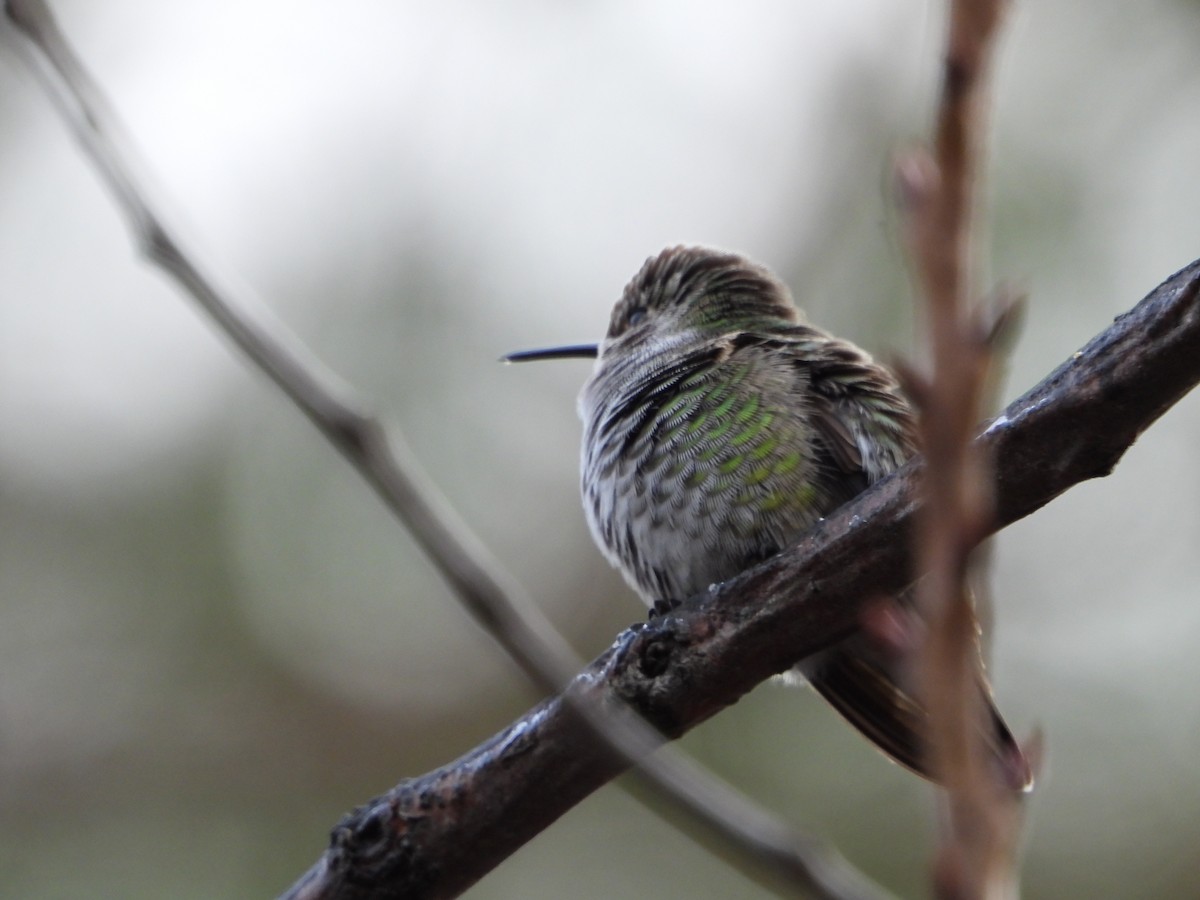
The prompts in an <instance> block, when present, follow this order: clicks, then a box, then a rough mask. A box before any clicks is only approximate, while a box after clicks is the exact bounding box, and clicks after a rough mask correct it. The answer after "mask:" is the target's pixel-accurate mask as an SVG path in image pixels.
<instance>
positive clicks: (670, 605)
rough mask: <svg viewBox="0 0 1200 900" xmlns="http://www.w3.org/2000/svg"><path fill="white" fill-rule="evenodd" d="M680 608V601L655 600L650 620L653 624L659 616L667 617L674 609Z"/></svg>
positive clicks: (651, 608)
mask: <svg viewBox="0 0 1200 900" xmlns="http://www.w3.org/2000/svg"><path fill="white" fill-rule="evenodd" d="M678 608H679V601H678V600H655V601H654V605H653V606H652V607H650V615H649V617H648V618H649V619H650V621H651V622H653V621H654V620H655V619H657V618H658V617H659V616H665V615H666V614H667V613H669V612H671V611H672V610H674V609H678Z"/></svg>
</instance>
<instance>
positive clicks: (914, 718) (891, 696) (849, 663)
mask: <svg viewBox="0 0 1200 900" xmlns="http://www.w3.org/2000/svg"><path fill="white" fill-rule="evenodd" d="M851 640H852V643H851V644H850V646H849V647H839V648H836V649H833V650H829V651H826V652H825V653H823V654H821V656H820V657H819V658H818V660H816V661H814V662H815V664H813V665H811V666H806V667H805V669H806V670H807V671H806V674H807V676H808V681H809V683H810V684H812V686H813V687H814V688H815V689H816V691H817V693H819V694H820V695H821V696H822V697H823V698H824V699H825V700H826V701H827V702H828V703H829V704H830V705H831V706H832V707H833V708H834V709H836V710H837V711H838V712H839V713H840V714H841V715H842V716H843V717H844V718H845V719H846V721H848V722H849V723H850V724H851V725H853V726H854V727H855V728H857V729H858V730H859V731H861V732H862V733H863V735H864V736H866V737H867V738H869V739H870V740H871V742H872V743H874V744H875V745H876V746H877V747H878V748H879V749H880V750H882V751H883V752H884V753H886V754H887V755H888V756H889V757H891V758H892V759H893V760H895V761H896V762H897V763H899V764H900V765H902V766H904V767H905V768H906V769H910V770H912V771H913V772H916V773H917V774H918V775H920V776H922V777H923V778H928V779H929V780H930V781H937V780H938V779H937V776H936V775H935V774H934V773H933V772H932V771H931V770H930V766H929V762H928V760H927V757H926V753H925V735H926V733H927V722H928V716H927V714H926V712H925V710H924V709H923V708H922V707H921V705H920V704H918V703H917V701H916V700H915V699H914V698H913V697H912V696H911V695H909V694H908V693H906V692H905V691H904V689H903V688H901V687H900V685H899V684H897V683H896V680H895V678H894V677H892V676H891V675H890V674H889V673H888V672H887V670H886V668H885V667H884V666H883V665H880V664H879V663H877V662H876V661H874V660H872V659H871V658H869V656H867V655H864V654H863V653H861V652H856V651H855V649H853V648H854V644H853V639H851ZM979 690H980V692H981V693H982V695H983V698H982V699H983V705H984V708H985V709H986V710H987V713H986V719H985V720H984V721H983V722H981V723H980V726H979V727H980V728H981V729H982V730H983V732H984V738H985V740H986V742H987V745H988V748H989V751H990V752H991V755H992V757H993V758H994V759H995V761H996V764H997V765H998V766H1000V772H1001V776H1002V777H1003V779H1004V781H1005V783H1006V784H1009V785H1010V786H1011V787H1012V788H1013V789H1014V790H1019V791H1028V790H1030V789H1032V787H1033V768H1032V766H1031V765H1030V763H1029V761H1028V760H1027V759H1026V757H1025V754H1024V753H1023V752H1022V750H1021V747H1020V745H1019V744H1018V743H1017V740H1016V738H1014V737H1013V734H1012V731H1010V730H1009V728H1008V725H1006V724H1005V722H1004V719H1003V718H1002V717H1001V715H1000V712H999V711H998V710H997V709H996V706H995V704H994V703H993V702H992V697H991V691H990V690H989V688H988V687H987V685H986V683H984V682H983V681H982V680H981V681H980V683H979Z"/></svg>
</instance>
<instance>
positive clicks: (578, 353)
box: [500, 344, 600, 363]
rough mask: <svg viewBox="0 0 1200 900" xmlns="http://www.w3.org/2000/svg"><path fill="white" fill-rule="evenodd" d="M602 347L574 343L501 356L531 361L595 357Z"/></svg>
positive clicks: (514, 360)
mask: <svg viewBox="0 0 1200 900" xmlns="http://www.w3.org/2000/svg"><path fill="white" fill-rule="evenodd" d="M599 352H600V348H599V346H597V345H596V344H574V345H572V346H569V347H544V348H542V349H540V350H518V351H517V352H516V353H509V354H508V355H506V356H502V357H500V359H501V360H502V361H503V362H507V363H516V362H530V361H531V360H535V359H595V358H596V356H597V355H598V354H599Z"/></svg>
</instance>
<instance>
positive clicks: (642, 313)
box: [625, 306, 646, 328]
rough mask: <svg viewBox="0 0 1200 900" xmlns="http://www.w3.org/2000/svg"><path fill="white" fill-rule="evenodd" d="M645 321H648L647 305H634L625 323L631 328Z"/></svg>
mask: <svg viewBox="0 0 1200 900" xmlns="http://www.w3.org/2000/svg"><path fill="white" fill-rule="evenodd" d="M644 321H646V307H644V306H635V307H633V309H631V310H629V312H628V314H626V316H625V324H626V325H627V326H628V327H630V328H632V327H633V326H634V325H639V324H641V323H642V322H644Z"/></svg>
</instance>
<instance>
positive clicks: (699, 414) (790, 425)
mask: <svg viewBox="0 0 1200 900" xmlns="http://www.w3.org/2000/svg"><path fill="white" fill-rule="evenodd" d="M810 399H811V398H810V394H809V386H808V384H807V383H806V377H805V372H804V368H803V366H797V365H796V361H795V359H789V358H785V357H784V356H782V355H781V354H779V353H777V352H771V351H769V350H767V349H762V348H749V349H742V350H739V351H738V352H736V353H734V352H731V349H730V344H729V342H712V343H709V344H706V345H703V346H698V347H695V348H693V349H690V350H686V351H680V350H678V349H676V350H674V351H672V352H668V353H659V354H654V355H646V356H644V357H642V358H641V359H637V360H632V359H624V360H617V361H615V362H613V363H611V364H608V365H606V364H605V361H604V360H602V361H601V364H600V365H599V366H598V367H597V370H596V373H595V374H594V375H593V377H592V379H591V380H590V381H589V382H588V384H587V385H586V386H585V388H584V391H583V393H582V395H581V397H580V414H581V416H582V418H583V421H584V446H583V455H582V472H581V475H582V489H583V496H584V507H585V510H586V513H587V517H588V522H589V525H590V527H591V529H592V532H593V534H594V536H595V537H596V540H597V542H598V543H599V544H600V546H601V547H602V548H603V549H604V551H605V553H606V554H607V555H608V557H609V559H610V560H611V561H612V562H613V563H614V565H616V566H617V567H618V568H620V569H621V571H622V573H623V574H624V575H625V577H626V579H627V580H628V581H629V582H630V584H631V585H633V586H634V587H635V589H637V591H638V592H639V593H640V594H641V596H642V598H643V599H644V600H645V601H646V602H647V603H648V604H654V603H655V602H657V601H680V600H683V599H686V598H687V597H689V596H691V595H693V594H696V593H699V592H700V591H703V590H704V589H706V588H707V587H708V586H709V585H711V584H714V583H718V582H721V581H724V580H726V579H728V578H730V577H732V576H733V575H735V574H737V573H738V572H740V571H741V570H742V569H744V568H746V567H747V566H748V565H750V564H751V563H753V562H756V561H759V560H762V559H765V558H766V557H768V556H770V555H773V554H774V553H776V552H778V551H779V550H780V549H782V548H783V547H784V546H786V545H787V544H788V543H790V542H792V541H794V540H795V539H796V538H797V537H798V536H799V535H800V534H801V533H802V532H804V531H805V530H807V529H808V528H810V527H811V526H812V525H813V524H814V523H815V522H816V520H817V519H818V518H819V517H820V516H822V515H824V514H825V513H826V512H828V511H829V510H830V509H832V508H833V507H834V506H836V505H837V504H838V503H840V502H842V501H843V500H844V499H845V498H846V497H847V496H850V495H852V494H853V493H857V490H859V489H861V487H862V485H858V486H857V487H855V488H854V489H853V490H850V489H849V487H848V486H846V485H843V484H841V483H840V482H839V480H838V479H837V478H836V477H835V474H834V472H833V471H832V467H831V466H830V465H829V462H828V460H827V459H826V458H824V455H823V452H822V447H821V444H820V442H819V440H818V439H817V436H816V434H815V431H814V428H813V426H812V409H811V405H810ZM843 488H845V489H843Z"/></svg>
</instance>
